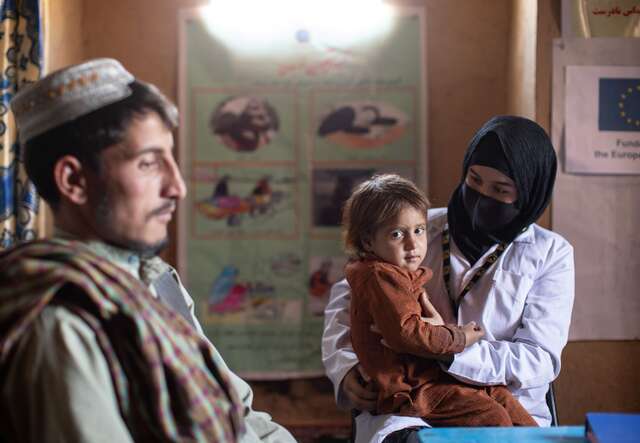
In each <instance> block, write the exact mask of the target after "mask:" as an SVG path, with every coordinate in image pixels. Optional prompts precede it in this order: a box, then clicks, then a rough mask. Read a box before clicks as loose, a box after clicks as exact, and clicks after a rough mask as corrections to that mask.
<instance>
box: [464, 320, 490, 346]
mask: <svg viewBox="0 0 640 443" xmlns="http://www.w3.org/2000/svg"><path fill="white" fill-rule="evenodd" d="M461 329H462V332H464V337H465V339H466V342H465V347H469V346H471V345H472V344H474V343H476V342H477V341H479V340H480V339H481V338H482V337H484V329H482V326H477V325H476V322H474V321H470V322H469V323H467V324H466V325H464V326H462V327H461Z"/></svg>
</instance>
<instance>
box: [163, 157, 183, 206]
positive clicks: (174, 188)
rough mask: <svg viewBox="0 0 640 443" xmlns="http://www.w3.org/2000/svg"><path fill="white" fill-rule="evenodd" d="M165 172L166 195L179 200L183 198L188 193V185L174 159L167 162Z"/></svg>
mask: <svg viewBox="0 0 640 443" xmlns="http://www.w3.org/2000/svg"><path fill="white" fill-rule="evenodd" d="M165 173H166V176H165V185H164V193H165V196H166V197H169V198H175V199H177V200H181V199H183V198H184V197H185V196H186V195H187V186H186V185H185V183H184V179H183V178H182V174H181V173H180V168H179V167H178V164H177V163H176V161H175V160H174V159H171V160H170V161H168V162H167V168H166V170H165Z"/></svg>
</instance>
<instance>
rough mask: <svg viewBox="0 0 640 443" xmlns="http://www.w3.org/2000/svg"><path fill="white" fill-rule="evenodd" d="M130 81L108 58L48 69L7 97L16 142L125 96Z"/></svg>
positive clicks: (28, 138) (127, 92) (25, 139)
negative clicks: (13, 121) (31, 82)
mask: <svg viewBox="0 0 640 443" xmlns="http://www.w3.org/2000/svg"><path fill="white" fill-rule="evenodd" d="M133 80H134V77H133V75H131V73H129V72H128V71H127V70H126V69H125V68H124V67H123V66H122V65H121V64H120V62H118V61H117V60H114V59H110V58H99V59H95V60H89V61H87V62H84V63H80V64H78V65H74V66H69V67H67V68H63V69H60V70H58V71H55V72H52V73H51V74H49V75H47V76H46V77H44V78H42V79H40V80H38V81H37V82H35V83H33V84H31V85H29V86H27V87H25V88H24V89H23V90H21V91H20V92H18V94H16V96H15V97H14V98H13V100H11V110H12V111H13V115H14V117H15V120H16V124H17V126H18V132H19V138H20V142H21V143H25V142H27V141H29V140H31V139H32V138H34V137H36V136H38V135H40V134H43V133H44V132H47V131H48V130H50V129H53V128H55V127H57V126H60V125H62V124H64V123H67V122H69V121H71V120H75V119H76V118H78V117H82V116H83V115H86V114H89V113H90V112H93V111H95V110H98V109H100V108H103V107H104V106H106V105H109V104H111V103H115V102H117V101H119V100H122V99H124V98H126V97H128V96H129V95H131V88H129V84H130V83H131V82H133Z"/></svg>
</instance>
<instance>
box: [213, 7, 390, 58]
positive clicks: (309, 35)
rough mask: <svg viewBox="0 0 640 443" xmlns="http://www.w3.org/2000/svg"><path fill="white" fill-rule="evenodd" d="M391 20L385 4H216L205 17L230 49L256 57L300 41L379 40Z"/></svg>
mask: <svg viewBox="0 0 640 443" xmlns="http://www.w3.org/2000/svg"><path fill="white" fill-rule="evenodd" d="M391 17H392V11H391V8H390V7H389V6H388V5H385V4H383V3H382V1H381V0H313V1H310V0H270V1H265V0H211V3H210V5H209V6H208V7H207V8H206V9H205V12H204V18H205V21H206V23H207V27H208V28H209V30H210V32H211V33H212V34H213V35H214V36H215V37H216V38H218V39H219V40H220V41H221V42H222V43H223V44H224V45H225V46H228V47H230V48H232V49H233V50H234V52H237V53H245V54H254V55H258V54H264V53H267V52H273V51H274V49H275V48H287V47H290V45H292V44H294V43H296V42H297V43H309V44H311V45H313V46H316V47H325V48H326V47H342V46H344V45H353V44H359V43H366V42H369V41H371V40H377V39H379V38H381V37H383V36H384V35H385V34H387V33H388V31H389V30H390V28H391V24H392V20H391Z"/></svg>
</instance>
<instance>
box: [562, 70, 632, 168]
mask: <svg viewBox="0 0 640 443" xmlns="http://www.w3.org/2000/svg"><path fill="white" fill-rule="evenodd" d="M565 82H566V84H565V93H566V95H565V137H564V143H565V146H564V148H565V153H566V157H565V171H566V172H567V173H574V174H604V175H615V174H625V175H630V174H640V66H567V67H566V75H565Z"/></svg>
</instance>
